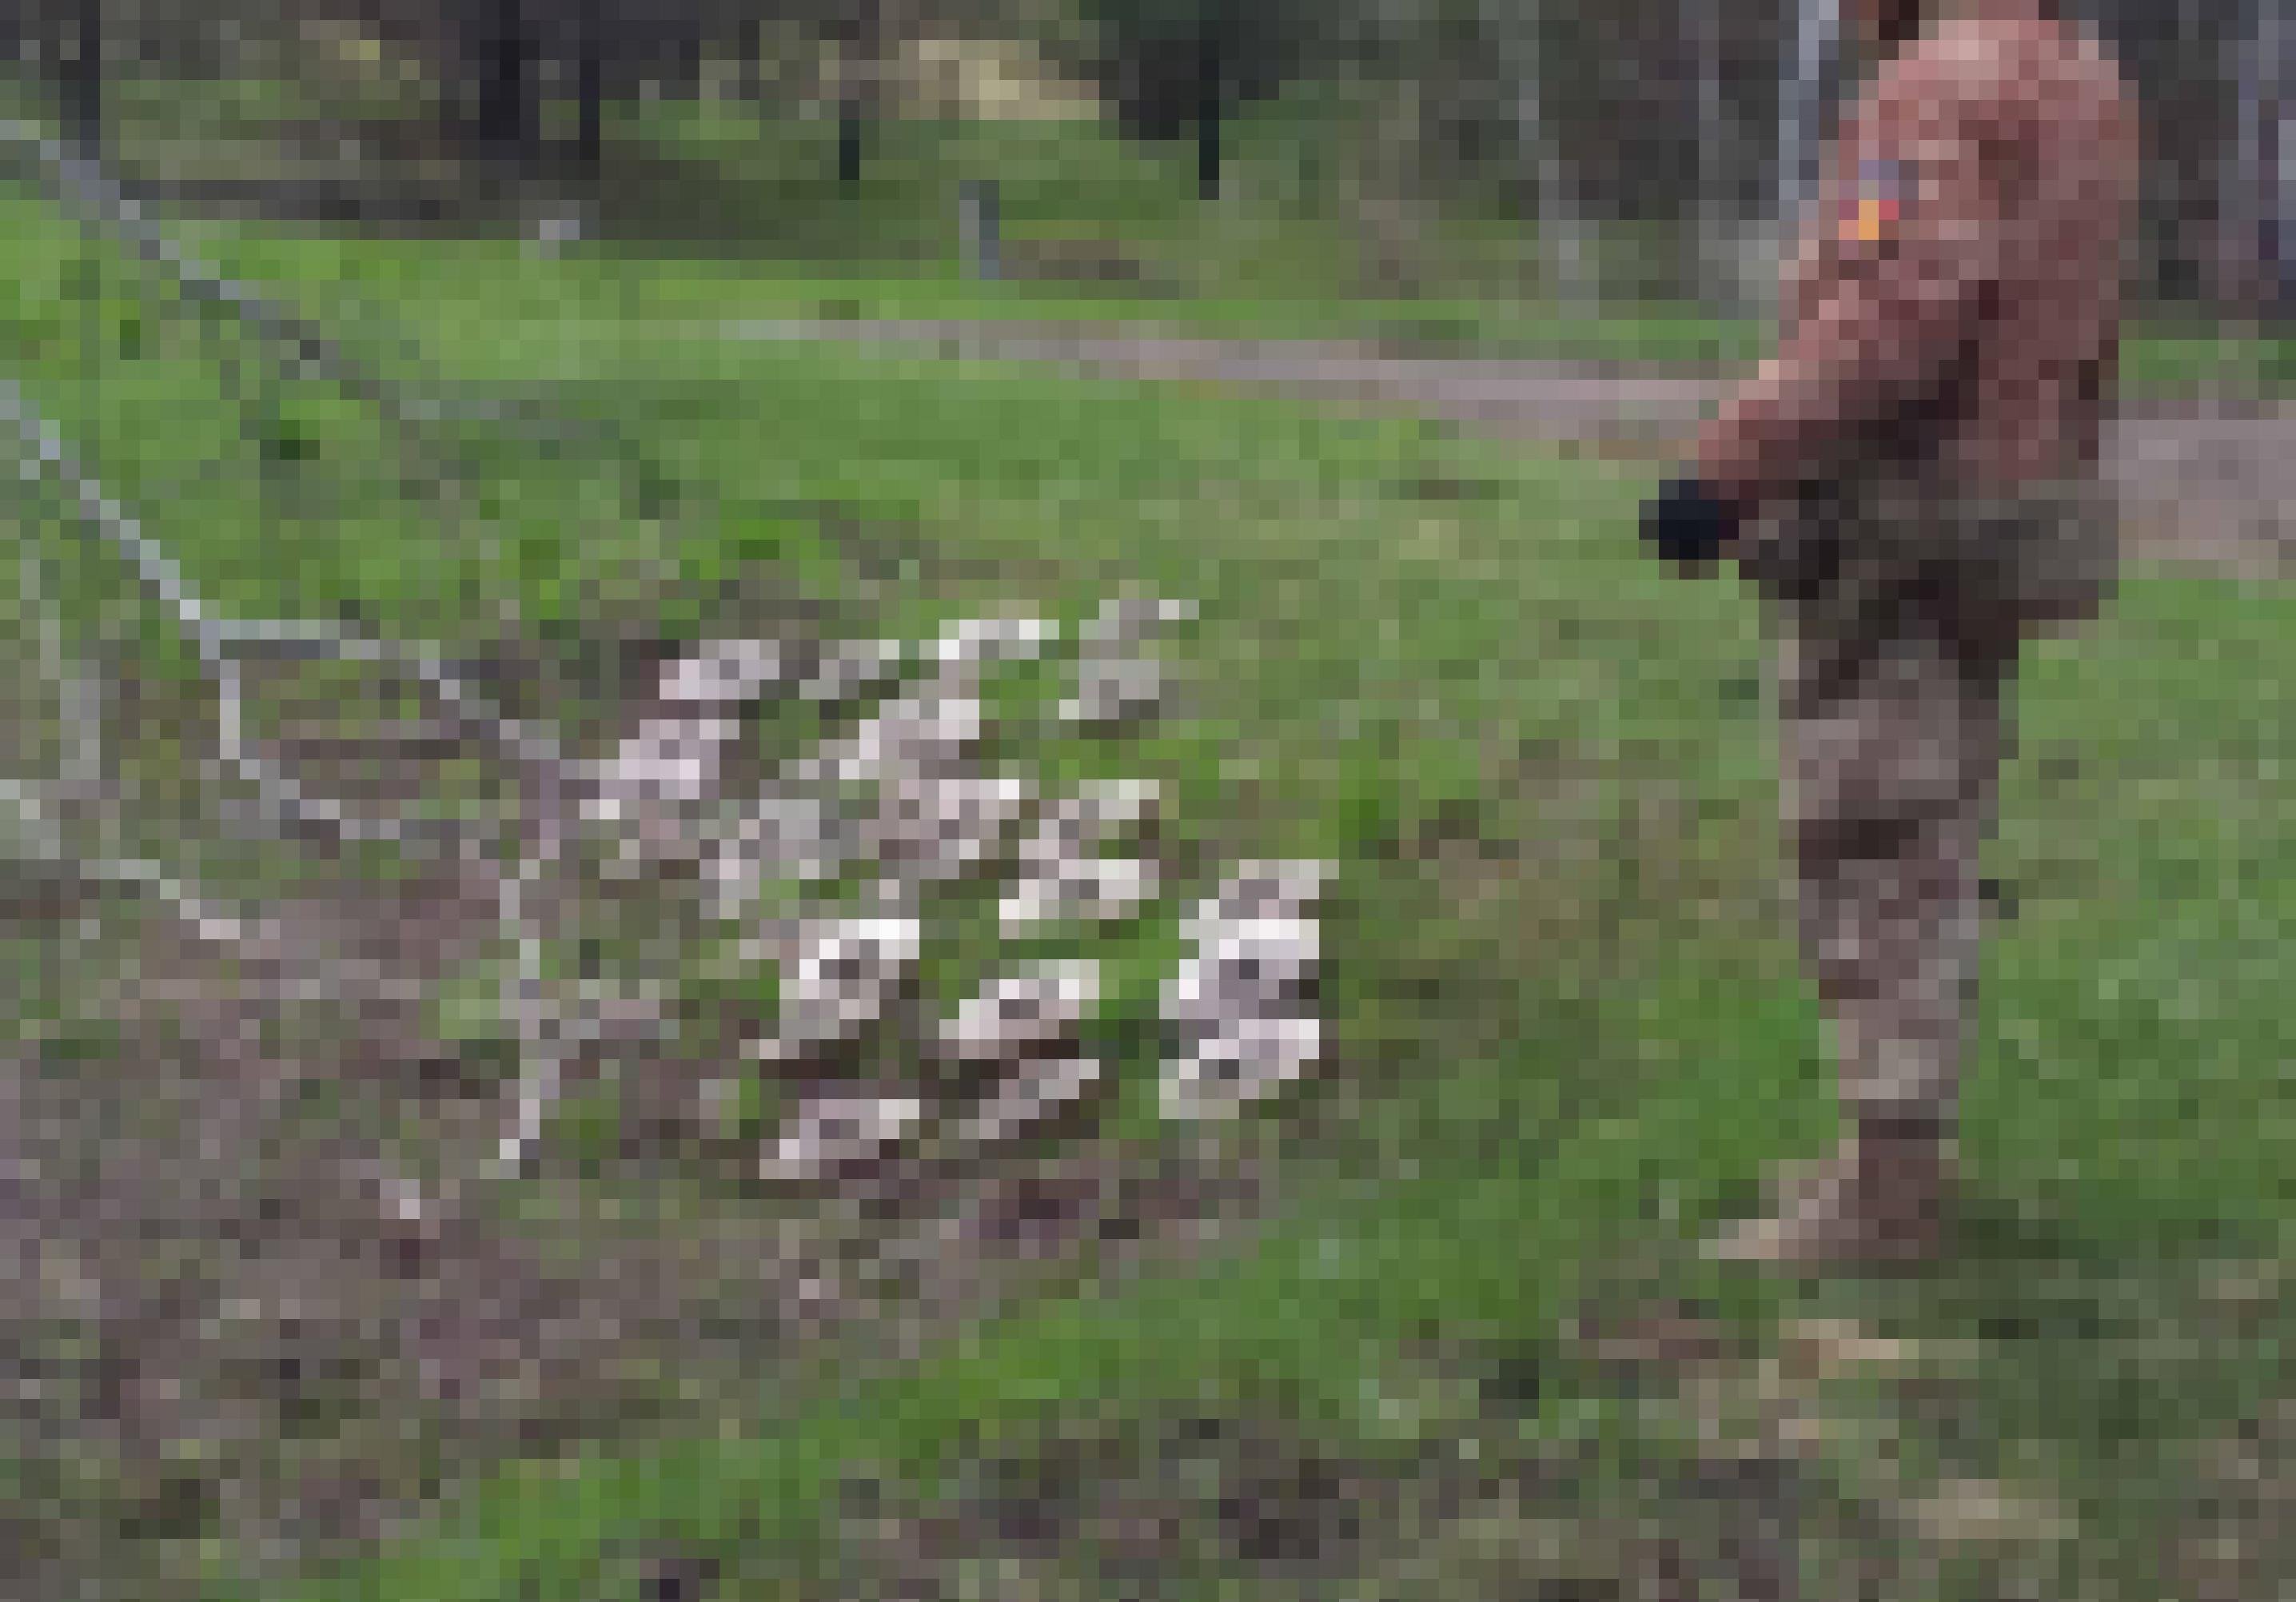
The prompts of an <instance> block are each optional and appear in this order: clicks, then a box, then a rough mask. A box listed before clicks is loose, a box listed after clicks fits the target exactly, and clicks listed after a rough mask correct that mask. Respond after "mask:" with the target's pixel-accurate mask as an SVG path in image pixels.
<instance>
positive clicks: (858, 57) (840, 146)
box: [837, 0, 885, 184]
mask: <svg viewBox="0 0 2296 1602" xmlns="http://www.w3.org/2000/svg"><path fill="white" fill-rule="evenodd" d="M852 4H853V14H852V21H851V22H850V25H849V27H848V28H847V29H845V37H846V57H845V81H844V83H843V84H842V85H841V86H840V90H839V94H838V103H837V177H838V180H839V181H840V183H845V184H857V183H859V182H860V181H861V156H862V146H863V143H864V139H865V135H866V132H867V129H868V125H869V122H870V120H871V119H872V118H873V116H874V115H875V112H876V110H877V92H878V86H879V83H880V80H881V78H882V77H883V73H884V65H885V62H884V56H885V29H884V14H883V13H884V8H883V4H882V0H852Z"/></svg>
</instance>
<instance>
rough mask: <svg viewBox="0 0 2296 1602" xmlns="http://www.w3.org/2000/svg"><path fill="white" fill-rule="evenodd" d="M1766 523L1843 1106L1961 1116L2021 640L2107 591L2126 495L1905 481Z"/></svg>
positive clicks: (1789, 810)
mask: <svg viewBox="0 0 2296 1602" xmlns="http://www.w3.org/2000/svg"><path fill="white" fill-rule="evenodd" d="M1765 533H1766V535H1767V538H1766V539H1765V540H1764V541H1763V556H1762V560H1761V561H1760V562H1759V563H1751V564H1750V565H1752V566H1754V568H1755V570H1756V571H1755V573H1754V576H1755V578H1756V579H1757V581H1758V582H1759V583H1761V584H1762V585H1763V587H1764V588H1765V590H1766V591H1767V594H1768V596H1769V598H1770V600H1771V603H1772V604H1773V606H1774V608H1775V624H1776V635H1777V638H1778V644H1779V650H1778V655H1777V660H1776V664H1775V673H1776V691H1777V696H1778V710H1779V743H1780V754H1781V757H1782V759H1783V766H1784V772H1783V775H1782V785H1781V788H1782V793H1783V802H1784V825H1785V832H1786V845H1787V849H1788V852H1789V856H1790V859H1791V861H1792V866H1793V869H1794V871H1795V874H1796V876H1797V879H1798V881H1799V883H1798V886H1797V889H1798V898H1797V899H1798V904H1799V905H1798V911H1799V917H1800V934H1801V942H1802V948H1803V953H1804V958H1805V961H1806V963H1807V964H1808V968H1809V970H1810V973H1811V976H1812V978H1813V979H1814V981H1815V982H1816V990H1817V992H1818V998H1819V1000H1820V1002H1821V1004H1822V1006H1823V1007H1824V1009H1825V1014H1826V1018H1827V1023H1828V1026H1829V1028H1830V1030H1831V1032H1832V1034H1833V1050H1834V1053H1835V1056H1836V1058H1837V1061H1838V1064H1839V1068H1840V1083H1841V1100H1842V1104H1843V1108H1844V1111H1845V1112H1848V1113H1851V1114H1853V1115H1855V1116H1858V1117H1861V1118H1862V1117H1890V1118H1911V1119H1922V1120H1927V1119H1932V1118H1935V1119H1943V1120H1946V1121H1950V1120H1951V1119H1952V1117H1953V1115H1954V1112H1955V1106H1956V1099H1957V1096H1958V1091H1959V1088H1960V1072H1961V1056H1962V1048H1963V1031H1964V1018H1965V1016H1966V1015H1967V1012H1968V1010H1969V1008H1970V1006H1971V1003H1972V999H1973V991H1974V984H1975V979H1976V972H1977V964H1978V957H1979V949H1980V933H1981V931H1982V925H1983V923H1984V913H1983V898H1982V891H1981V885H1982V882H1981V880H1980V870H1979V861H1978V859H1979V854H1980V848H1981V847H1982V846H1983V844H1984V842H1985V840H1986V838H1987V836H1988V835H1989V834H1990V832H1991V829H1992V826H1993V822H1994V808H1995V801H1996V795H1997V783H1998V778H1999V774H2000V769H2001V765H2002V763H2003V761H2004V760H2005V759H2006V758H2007V756H2008V755H2009V754H2010V751H2011V746H2012V735H2011V725H2010V721H2009V712H2010V706H2009V700H2010V692H2011V690H2012V687H2013V678H2014V672H2015V667H2016V663H2017V659H2018V657H2019V655H2020V653H2021V650H2022V648H2023V645H2024V643H2025V642H2026V641H2027V640H2029V639H2030V638H2031V637H2034V636H2035V635H2036V634H2038V633H2042V632H2046V631H2048V630H2049V629H2050V628H2054V627H2056V626H2061V625H2063V624H2067V623H2071V622H2075V621H2078V620H2081V619H2084V618H2086V617H2088V616H2091V615H2094V613H2095V611H2096V610H2097V608H2098V607H2099V605H2100V604H2102V603H2103V600H2104V598H2105V597H2106V596H2107V594H2108V593H2109V590H2110V587H2111V585H2112V577H2113V570H2114V566H2115V559H2116V552H2115V548H2114V547H2115V544H2116V540H2115V538H2114V530H2113V524H2112V518H2111V514H2110V510H2109V507H2108V506H2107V505H2105V504H2104V502H2103V498H2102V497H2101V496H2099V495H2098V494H2096V493H2095V492H2094V491H2092V490H2090V489H2087V487H2085V486H2049V487H2046V488H2044V489H2035V490H2031V491H2028V492H2025V493H2023V494H2020V495H2018V496H2015V497H1987V498H1977V497H1956V496H1952V495H1946V494H1940V493H1938V492H1936V491H1934V490H1927V489H1922V488H1921V487H1919V486H1899V487H1893V488H1892V489H1886V490H1868V491H1866V492H1865V493H1862V494H1858V495H1849V494H1843V493H1838V492H1837V493H1836V494H1835V495H1833V496H1832V497H1827V498H1825V499H1818V500H1812V501H1808V502H1805V503H1803V504H1802V505H1800V506H1798V507H1796V508H1795V509H1794V511H1793V512H1792V513H1788V514H1787V515H1786V516H1785V517H1784V518H1782V519H1779V520H1774V522H1773V523H1772V525H1770V526H1769V527H1768V528H1767V529H1766V530H1765Z"/></svg>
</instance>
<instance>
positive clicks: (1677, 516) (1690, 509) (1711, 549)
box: [1643, 478, 1742, 569]
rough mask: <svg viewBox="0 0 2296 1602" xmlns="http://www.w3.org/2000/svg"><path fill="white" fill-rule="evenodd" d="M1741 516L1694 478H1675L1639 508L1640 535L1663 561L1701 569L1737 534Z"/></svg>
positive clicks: (1730, 505)
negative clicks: (1647, 503)
mask: <svg viewBox="0 0 2296 1602" xmlns="http://www.w3.org/2000/svg"><path fill="white" fill-rule="evenodd" d="M1741 515H1742V514H1741V513H1740V512H1739V509H1738V508H1737V507H1736V506H1735V505H1733V504H1731V503H1730V502H1728V501H1726V500H1724V499H1722V498H1721V497H1719V496H1718V495H1716V494H1715V493H1714V491H1712V490H1711V489H1708V488H1707V487H1706V486H1705V485H1704V484H1702V483H1700V482H1699V481H1697V480H1696V479H1691V478H1681V479H1675V480H1673V481H1670V482H1669V484H1668V485H1667V486H1666V488H1665V489H1661V490H1660V491H1659V492H1658V496H1657V497H1656V498H1655V499H1653V500H1652V502H1651V503H1650V504H1649V505H1646V506H1644V508H1643V538H1644V539H1645V540H1647V541H1649V542H1650V544H1651V546H1652V548H1653V549H1654V550H1656V551H1657V552H1658V554H1659V555H1661V556H1662V557H1664V558H1665V559H1666V560H1667V561H1669V562H1671V563H1676V564H1677V565H1678V566H1681V567H1685V568H1693V569H1694V568H1703V567H1705V566H1706V565H1707V564H1709V563H1711V562H1712V561H1713V560H1714V559H1715V558H1716V557H1717V556H1719V555H1721V554H1722V552H1723V549H1724V547H1726V546H1728V545H1729V544H1730V542H1731V541H1732V540H1734V539H1735V538H1737V537H1738V524H1739V522H1740V520H1741Z"/></svg>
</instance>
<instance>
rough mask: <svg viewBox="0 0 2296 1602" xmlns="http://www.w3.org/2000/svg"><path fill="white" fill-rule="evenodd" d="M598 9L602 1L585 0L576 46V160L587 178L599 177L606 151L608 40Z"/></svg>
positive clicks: (583, 0)
mask: <svg viewBox="0 0 2296 1602" xmlns="http://www.w3.org/2000/svg"><path fill="white" fill-rule="evenodd" d="M598 6H599V0H582V8H581V16H580V37H579V39H578V41H577V43H576V45H575V49H576V51H577V52H578V54H577V56H576V59H575V62H574V111H575V126H574V160H575V164H576V165H577V166H578V168H580V169H581V171H582V174H583V176H584V177H597V175H598V167H599V163H600V161H601V160H603V156H604V151H605V137H604V131H603V122H604V114H605V106H604V102H605V83H604V78H605V40H604V39H603V37H601V29H600V24H599V18H598Z"/></svg>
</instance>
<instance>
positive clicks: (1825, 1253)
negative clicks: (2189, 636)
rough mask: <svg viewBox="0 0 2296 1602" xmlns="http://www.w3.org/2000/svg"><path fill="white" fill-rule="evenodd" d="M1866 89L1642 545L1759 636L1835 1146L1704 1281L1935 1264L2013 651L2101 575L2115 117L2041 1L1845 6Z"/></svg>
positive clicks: (2113, 336)
mask: <svg viewBox="0 0 2296 1602" xmlns="http://www.w3.org/2000/svg"><path fill="white" fill-rule="evenodd" d="M1853 9H1854V10H1855V11H1857V12H1858V13H1859V14H1858V21H1859V22H1860V23H1861V25H1862V27H1863V29H1864V30H1865V33H1866V37H1867V38H1868V40H1869V41H1870V42H1871V43H1873V44H1874V45H1876V46H1878V51H1879V54H1880V57H1881V59H1880V61H1879V62H1878V64H1877V68H1876V70H1875V72H1874V75H1873V77H1872V79H1871V81H1870V84H1869V86H1867V87H1866V91H1865V93H1864V94H1863V96H1862V98H1861V99H1860V101H1859V103H1858V104H1857V107H1856V109H1855V110H1854V111H1853V112H1852V113H1851V115H1850V116H1849V119H1848V120H1847V122H1846V123H1845V125H1844V127H1843V129H1842V132H1841V137H1840V139H1839V141H1838V143H1837V146H1836V148H1835V149H1834V150H1833V152H1830V154H1829V159H1828V166H1827V170H1826V173H1825V179H1824V184H1823V189H1822V193H1821V195H1820V197H1819V203H1818V205H1817V208H1816V221H1815V223H1814V225H1813V226H1812V227H1811V229H1810V230H1809V233H1808V237H1807V238H1806V239H1805V241H1804V242H1803V243H1802V246H1801V248H1800V251H1799V252H1798V254H1797V256H1796V257H1795V259H1793V261H1792V264H1791V265H1790V266H1789V267H1788V268H1787V269H1786V273H1785V276H1784V296H1783V304H1782V316H1781V325H1782V339H1781V344H1780V349H1779V350H1778V352H1777V354H1776V355H1775V357H1772V358H1771V359H1770V360H1769V361H1767V362H1766V363H1764V364H1763V366H1761V368H1760V370H1759V372H1758V373H1756V374H1754V375H1753V377H1752V378H1751V380H1750V381H1749V382H1746V383H1745V384H1744V385H1743V387H1742V388H1741V389H1740V390H1738V391H1737V393H1736V394H1735V395H1734V396H1733V397H1732V398H1730V400H1729V401H1728V403H1727V404H1726V406H1725V407H1724V408H1723V409H1722V411H1721V413H1720V415H1718V417H1717V418H1716V419H1715V420H1714V421H1713V423H1711V424H1710V426H1709V427H1708V428H1707V430H1706V431H1704V433H1703V434H1702V437H1701V438H1700V439H1699V440H1698V442H1697V445H1696V448H1695V450H1694V452H1693V458H1692V464H1691V465H1690V467H1689V468H1688V470H1687V471H1686V472H1685V474H1684V476H1682V477H1680V478H1677V480H1675V481H1673V482H1672V483H1670V484H1669V485H1668V487H1667V488H1666V489H1664V490H1663V491H1662V492H1661V494H1660V495H1659V497H1657V498H1656V499H1655V500H1654V501H1653V502H1652V504H1651V505H1650V507H1649V508H1648V509H1647V511H1646V513H1645V517H1644V533H1645V536H1646V537H1647V538H1649V539H1650V540H1651V542H1652V544H1653V545H1654V546H1656V547H1657V548H1658V549H1659V551H1660V552H1661V554H1662V555H1666V556H1667V557H1669V559H1671V560H1673V561H1676V562H1677V563H1682V564H1684V565H1685V566H1688V567H1691V568H1693V569H1702V568H1704V567H1705V566H1706V565H1708V564H1709V563H1711V561H1712V560H1713V559H1714V558H1715V557H1717V556H1719V555H1731V556H1733V557H1734V558H1735V559H1736V560H1737V561H1738V562H1739V563H1740V564H1741V568H1742V571H1744V572H1745V573H1746V574H1747V575H1748V576H1749V578H1750V579H1751V580H1752V581H1753V582H1754V583H1755V585H1756V586H1757V587H1758V588H1759V591H1760V593H1761V594H1762V596H1763V597H1764V600H1765V604H1767V606H1768V607H1769V608H1770V609H1771V612H1772V615H1773V620H1774V622H1775V632H1776V635H1777V637H1778V639H1779V641H1780V651H1779V660H1778V663H1777V680H1778V683H1777V691H1778V702H1779V713H1780V730H1781V741H1780V743H1781V747H1782V752H1783V755H1784V779H1783V787H1784V813H1785V822H1786V830H1787V846H1788V850H1789V852H1790V854H1791V857H1792V861H1793V863H1794V866H1795V868H1796V871H1797V874H1798V876H1799V891H1800V920H1801V926H1802V941H1803V946H1804V950H1805V954H1806V959H1807V961H1808V965H1809V967H1810V969H1811V970H1812V974H1813V977H1814V979H1815V981H1816V987H1817V990H1818V994H1819V998H1820V1000H1821V1002H1822V1004H1823V1006H1824V1007H1825V1013H1826V1015H1827V1019H1828V1023H1829V1025H1830V1028H1831V1031H1832V1033H1833V1046H1834V1048H1835V1051H1836V1053H1837V1056H1838V1059H1839V1063H1840V1068H1841V1099H1842V1103H1843V1109H1844V1112H1845V1113H1846V1114H1847V1115H1848V1121H1849V1134H1848V1135H1847V1136H1846V1138H1845V1139H1844V1142H1843V1145H1842V1147H1841V1151H1840V1152H1839V1154H1836V1155H1835V1156H1834V1157H1833V1158H1832V1159H1830V1160H1829V1161H1827V1162H1823V1163H1821V1164H1819V1165H1817V1166H1816V1169H1815V1170H1814V1171H1812V1172H1810V1173H1808V1175H1806V1176H1804V1177H1803V1179H1801V1181H1800V1183H1799V1184H1798V1185H1793V1186H1790V1187H1788V1194H1787V1195H1786V1197H1785V1198H1784V1205H1783V1206H1782V1207H1781V1209H1780V1210H1779V1212H1777V1214H1776V1215H1775V1216H1774V1217H1770V1218H1766V1219H1762V1220H1756V1221H1754V1222H1752V1223H1750V1224H1746V1225H1743V1226H1741V1227H1739V1228H1736V1229H1734V1231H1732V1232H1731V1233H1729V1234H1728V1235H1726V1236H1724V1237H1722V1238H1721V1239H1719V1240H1718V1241H1717V1242H1715V1243H1713V1244H1712V1245H1711V1247H1710V1251H1711V1252H1712V1253H1713V1254H1714V1255H1716V1256H1718V1257H1722V1258H1726V1259H1730V1260H1737V1261H1763V1262H1769V1263H1773V1264H1783V1265H1800V1266H1807V1267H1824V1266H1829V1265H1853V1264H1875V1263H1881V1262H1904V1261H1920V1260H1923V1259H1925V1258H1927V1257H1930V1256H1931V1255H1933V1254H1934V1253H1936V1251H1937V1250H1938V1249H1939V1245H1941V1242H1942V1230H1941V1215H1942V1209H1943V1206H1944V1204H1945V1202H1946V1200H1947V1192H1948V1153H1949V1151H1950V1148H1951V1145H1952V1140H1951V1135H1952V1130H1953V1125H1954V1113H1955V1102H1956V1089H1957V1083H1958V1075H1959V1070H1960V1054H1961V1034H1962V1024H1963V1015H1964V1011H1965V1009H1966V1007H1967V1005H1968V1002H1969V999H1970V991H1971V982H1972V975H1973V970H1974V965H1975V959H1976V943H1977V937H1978V933H1979V929H1980V922H1981V902H1980V882H1979V878H1978V852H1979V847H1980V843H1981V842H1983V840H1984V839H1985V837H1986V835H1987V834H1988V832H1989V826H1990V824H1991V820H1992V809H1993V802H1994V793H1995V784H1996V778H1997V773H1998V770H1999V767H2000V764H2001V762H2002V760H2003V759H2004V757H2005V755H2006V754H2007V749H2008V744H2009V739H2008V735H2009V731H2008V727H2007V725H2006V722H2005V710H2006V709H2005V701H2006V696H2007V694H2008V691H2009V689H2010V685H2011V680H2012V677H2013V670H2014V668H2015V664H2016V661H2017V658H2018V655H2019V653H2020V651H2021V647H2022V645H2023V643H2024V642H2025V641H2026V640H2027V639H2030V637H2033V636H2034V635H2035V634H2037V633H2039V632H2043V631H2046V630H2047V629H2048V628H2052V627H2055V626H2062V625H2064V624H2067V623H2071V622H2074V621H2077V620H2081V619H2084V618H2087V617H2089V616H2091V615H2093V614H2094V613H2095V611H2096V609H2097V608H2098V607H2099V606H2100V605H2101V604H2102V603H2103V601H2104V599H2105V598H2106V596H2107V595H2108V592H2109V590H2110V588H2111V586H2112V580H2113V572H2114V565H2115V557H2116V550H2115V544H2116V542H2115V538H2114V533H2113V528H2112V514H2111V508H2110V505H2109V503H2108V502H2107V501H2106V499H2105V498H2104V497H2103V492H2102V491H2101V489H2100V488H2099V487H2098V485H2097V482H2096V479H2095V460H2096V453H2097V447H2098V435H2099V431H2100V424H2101V421H2102V416H2103V409H2104V407H2105V405H2106V403H2107V396H2108V391H2109V390H2110V389H2111V387H2112V379H2113V377H2114V374H2115V369H2116V366H2117V357H2118V344H2119V326H2120V282H2121V259H2122V251H2123V248H2124V241H2125V238H2126V235H2127V233H2128V226H2129V219H2130V213H2131V209H2132V206H2133V201H2134V193H2135V188H2136V171H2137V149H2136V127H2135V119H2134V113H2133V111H2132V109H2131V107H2130V104H2129V101H2128V95H2127V94H2126V91H2125V88H2124V86H2123V83H2122V80H2121V78H2120V74H2119V72H2118V71H2117V70H2116V69H2115V68H2114V66H2113V65H2112V62H2110V61H2109V60H2108V59H2107V58H2106V57H2105V55H2104V54H2103V51H2102V49H2101V47H2100V46H2099V45H2098V44H2097V43H2096V42H2095V39H2094V38H2092V37H2089V36H2088V35H2087V34H2086V33H2084V32H2082V31H2079V30H2078V29H2074V28H2073V27H2071V25H2069V24H2067V23H2065V22H2063V21H2061V20H2060V19H2059V18H2057V17H2056V16H2054V14H2053V12H2054V8H2053V7H2052V6H2051V5H2050V4H2047V0H1935V3H1934V4H1919V3H1917V0H1901V3H1897V4H1892V3H1890V0H1860V3H1859V4H1857V5H1855V6H1854V7H1853Z"/></svg>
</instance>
